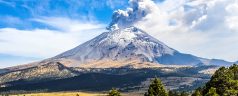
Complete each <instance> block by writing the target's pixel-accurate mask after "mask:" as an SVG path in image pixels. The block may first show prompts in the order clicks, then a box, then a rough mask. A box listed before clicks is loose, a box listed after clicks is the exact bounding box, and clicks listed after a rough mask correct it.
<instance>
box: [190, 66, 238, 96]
mask: <svg viewBox="0 0 238 96" xmlns="http://www.w3.org/2000/svg"><path fill="white" fill-rule="evenodd" d="M214 88H215V90H214ZM214 91H215V92H214ZM195 92H197V91H195ZM199 92H200V93H201V95H207V96H213V95H210V94H211V93H212V92H213V93H214V94H215V93H216V94H217V95H220V96H238V65H237V64H233V65H232V66H231V67H228V68H226V67H221V68H219V69H218V70H217V71H216V72H215V73H214V74H213V76H212V77H211V80H210V81H209V82H207V83H206V85H205V86H204V87H203V88H201V90H200V91H199ZM194 94H195V93H194ZM216 94H215V95H216ZM193 96H196V95H193Z"/></svg>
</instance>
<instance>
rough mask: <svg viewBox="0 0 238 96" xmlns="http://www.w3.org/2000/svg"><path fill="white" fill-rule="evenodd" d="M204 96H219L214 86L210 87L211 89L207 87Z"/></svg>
mask: <svg viewBox="0 0 238 96" xmlns="http://www.w3.org/2000/svg"><path fill="white" fill-rule="evenodd" d="M205 96H219V95H218V94H217V93H216V88H213V87H211V89H209V91H208V93H207V94H206V95H205Z"/></svg>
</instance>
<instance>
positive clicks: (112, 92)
mask: <svg viewBox="0 0 238 96" xmlns="http://www.w3.org/2000/svg"><path fill="white" fill-rule="evenodd" d="M108 96H121V94H120V92H118V90H116V89H114V88H112V90H110V91H109V93H108Z"/></svg>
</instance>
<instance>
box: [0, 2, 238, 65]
mask: <svg viewBox="0 0 238 96" xmlns="http://www.w3.org/2000/svg"><path fill="white" fill-rule="evenodd" d="M134 1H136V0H134ZM145 1H150V0H145ZM152 3H154V5H153V4H152V5H149V4H150V3H148V4H147V3H145V5H146V4H147V5H146V6H152V7H151V8H154V7H156V8H155V9H153V10H151V12H150V14H151V15H148V16H146V17H143V18H141V20H138V21H139V22H135V26H136V25H137V26H138V27H140V28H141V29H143V30H145V31H147V32H148V33H149V34H151V35H153V36H155V37H156V38H157V39H159V40H161V41H162V42H164V43H166V44H167V45H169V46H170V47H172V48H174V49H177V50H179V51H181V52H183V53H190V54H194V55H197V56H201V57H206V58H218V59H225V60H228V61H237V60H238V56H237V54H238V51H237V50H236V49H235V48H238V44H237V43H236V42H238V39H237V36H238V26H237V25H238V24H237V22H238V12H237V10H238V7H237V6H238V2H237V1H236V0H210V1H206V0H193V1H188V0H155V1H152ZM128 7H130V4H129V3H128V0H0V18H1V20H0V68H2V67H7V66H14V65H18V64H24V63H29V62H33V61H39V60H42V59H45V58H49V57H52V56H55V55H57V54H59V53H61V52H64V51H66V50H69V49H71V48H73V47H75V46H77V45H79V44H81V43H83V42H85V41H87V40H89V39H91V38H93V37H95V36H97V35H99V34H101V33H102V32H105V31H107V30H105V28H106V27H107V26H108V24H109V23H110V22H111V19H112V14H113V12H114V11H115V10H117V9H121V10H126V9H127V8H128ZM149 8H150V7H149ZM236 21H237V22H236ZM148 25H150V26H148ZM151 25H152V26H151Z"/></svg>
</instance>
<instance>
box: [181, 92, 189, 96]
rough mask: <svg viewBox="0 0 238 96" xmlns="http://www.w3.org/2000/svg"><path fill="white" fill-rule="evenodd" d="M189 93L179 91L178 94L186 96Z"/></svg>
mask: <svg viewBox="0 0 238 96" xmlns="http://www.w3.org/2000/svg"><path fill="white" fill-rule="evenodd" d="M188 95H189V94H188V93H186V92H184V91H183V92H181V94H180V96H188Z"/></svg>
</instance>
